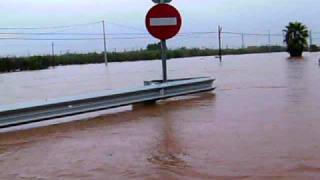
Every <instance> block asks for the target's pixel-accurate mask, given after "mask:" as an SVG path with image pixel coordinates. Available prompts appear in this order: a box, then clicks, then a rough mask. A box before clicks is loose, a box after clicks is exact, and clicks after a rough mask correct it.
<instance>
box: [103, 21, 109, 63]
mask: <svg viewBox="0 0 320 180" xmlns="http://www.w3.org/2000/svg"><path fill="white" fill-rule="evenodd" d="M102 31H103V47H104V51H103V54H104V63H105V65H106V66H108V56H107V42H106V27H105V23H104V20H103V21H102Z"/></svg>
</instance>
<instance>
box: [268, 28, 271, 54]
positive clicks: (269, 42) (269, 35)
mask: <svg viewBox="0 0 320 180" xmlns="http://www.w3.org/2000/svg"><path fill="white" fill-rule="evenodd" d="M268 49H269V52H271V31H270V30H269V31H268Z"/></svg>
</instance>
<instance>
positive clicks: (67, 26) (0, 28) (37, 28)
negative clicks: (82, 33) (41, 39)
mask: <svg viewBox="0 0 320 180" xmlns="http://www.w3.org/2000/svg"><path fill="white" fill-rule="evenodd" d="M98 23H100V22H92V23H85V24H74V25H66V26H48V27H0V30H41V29H64V28H73V27H81V26H89V25H94V24H98Z"/></svg>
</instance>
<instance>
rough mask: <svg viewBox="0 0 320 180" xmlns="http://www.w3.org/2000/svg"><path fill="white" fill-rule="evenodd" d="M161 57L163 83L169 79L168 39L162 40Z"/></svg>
mask: <svg viewBox="0 0 320 180" xmlns="http://www.w3.org/2000/svg"><path fill="white" fill-rule="evenodd" d="M161 59H162V72H163V73H162V75H163V83H165V82H167V81H168V76H167V43H166V40H161Z"/></svg>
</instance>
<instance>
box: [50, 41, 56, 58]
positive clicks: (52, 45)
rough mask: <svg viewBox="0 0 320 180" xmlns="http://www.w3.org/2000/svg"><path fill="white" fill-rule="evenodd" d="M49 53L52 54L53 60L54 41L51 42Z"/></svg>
mask: <svg viewBox="0 0 320 180" xmlns="http://www.w3.org/2000/svg"><path fill="white" fill-rule="evenodd" d="M51 55H52V60H54V56H55V55H54V42H52V43H51Z"/></svg>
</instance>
